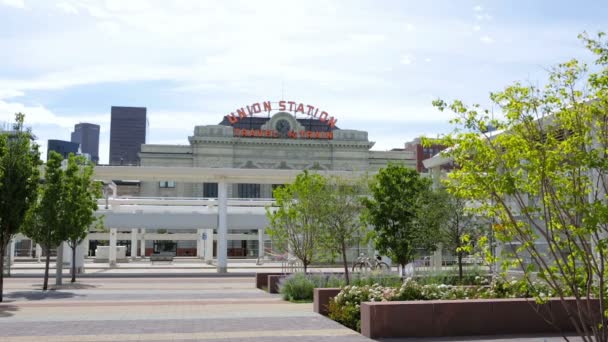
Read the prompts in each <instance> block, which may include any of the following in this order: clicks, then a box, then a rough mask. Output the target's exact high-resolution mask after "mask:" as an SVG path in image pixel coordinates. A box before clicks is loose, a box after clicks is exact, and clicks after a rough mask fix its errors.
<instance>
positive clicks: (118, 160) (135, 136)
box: [110, 106, 147, 165]
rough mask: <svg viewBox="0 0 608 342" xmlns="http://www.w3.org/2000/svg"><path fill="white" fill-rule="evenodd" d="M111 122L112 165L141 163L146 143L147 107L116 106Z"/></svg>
mask: <svg viewBox="0 0 608 342" xmlns="http://www.w3.org/2000/svg"><path fill="white" fill-rule="evenodd" d="M111 120H112V121H111V124H110V165H139V156H138V153H139V152H140V151H141V145H142V144H145V143H146V125H147V121H146V108H145V107H114V106H112V119H111Z"/></svg>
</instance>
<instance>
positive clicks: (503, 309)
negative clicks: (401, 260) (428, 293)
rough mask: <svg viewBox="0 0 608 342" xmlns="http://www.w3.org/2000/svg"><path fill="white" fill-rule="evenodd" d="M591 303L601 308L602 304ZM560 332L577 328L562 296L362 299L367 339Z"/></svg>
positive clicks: (364, 329) (362, 316)
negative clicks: (538, 298)
mask: <svg viewBox="0 0 608 342" xmlns="http://www.w3.org/2000/svg"><path fill="white" fill-rule="evenodd" d="M591 304H592V305H593V307H594V308H596V309H595V311H596V312H598V313H599V306H598V304H599V303H598V302H597V301H594V302H593V303H591ZM567 305H569V306H570V307H572V308H574V307H576V301H575V300H574V299H568V303H567ZM537 311H538V312H539V313H540V315H539V314H538V313H537ZM545 319H551V320H552V322H553V324H554V325H551V324H549V323H548V322H547V321H545ZM560 331H562V332H573V331H574V328H573V326H572V324H571V322H570V321H569V319H568V318H567V315H566V311H565V309H564V307H563V305H562V303H561V302H560V300H559V299H552V300H549V302H548V303H547V304H541V305H538V304H536V303H534V300H533V299H530V300H526V299H522V298H514V299H475V300H442V301H410V302H364V303H361V334H363V335H364V336H367V337H369V338H389V337H441V336H475V335H497V334H530V333H556V332H560Z"/></svg>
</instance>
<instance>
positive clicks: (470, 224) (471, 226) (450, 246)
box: [438, 189, 484, 281]
mask: <svg viewBox="0 0 608 342" xmlns="http://www.w3.org/2000/svg"><path fill="white" fill-rule="evenodd" d="M438 192H439V196H440V200H439V203H441V206H442V207H443V211H444V213H445V216H444V224H443V225H442V226H441V229H440V235H441V241H442V242H443V247H444V249H447V250H449V251H450V252H451V253H452V255H454V256H456V263H457V265H458V279H459V280H460V281H462V277H463V260H462V259H463V257H464V256H465V255H467V254H472V253H473V251H474V250H473V244H474V242H475V241H477V240H478V239H479V238H480V237H481V236H482V235H483V233H484V230H483V228H482V225H481V224H480V218H479V217H478V216H476V215H475V214H474V213H473V212H471V211H470V210H468V209H467V206H466V200H464V199H462V198H459V197H456V196H453V195H451V194H449V193H448V192H446V191H445V190H443V189H442V190H439V191H438Z"/></svg>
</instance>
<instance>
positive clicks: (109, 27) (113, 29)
mask: <svg viewBox="0 0 608 342" xmlns="http://www.w3.org/2000/svg"><path fill="white" fill-rule="evenodd" d="M97 28H98V29H99V31H101V32H102V33H107V34H118V33H120V25H119V24H117V23H115V22H111V21H102V22H99V23H97Z"/></svg>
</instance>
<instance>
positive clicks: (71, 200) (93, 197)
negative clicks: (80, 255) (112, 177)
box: [61, 154, 101, 283]
mask: <svg viewBox="0 0 608 342" xmlns="http://www.w3.org/2000/svg"><path fill="white" fill-rule="evenodd" d="M92 177H93V165H92V164H91V163H90V162H89V161H88V160H87V159H86V158H85V157H83V156H74V155H73V154H70V155H69V157H68V165H67V169H66V171H65V177H64V187H63V190H64V192H63V194H62V202H61V203H63V206H64V207H63V208H62V211H63V212H65V213H66V215H65V217H64V220H65V222H64V224H65V228H66V234H67V242H68V245H69V246H70V248H71V249H72V272H71V273H72V283H73V282H75V281H76V248H77V247H78V245H79V244H80V243H82V241H83V240H84V239H85V238H86V236H87V234H88V232H89V228H90V227H91V226H92V225H93V224H94V223H95V222H96V221H97V220H98V219H97V217H96V216H95V211H96V210H97V199H98V198H100V197H101V184H100V183H98V182H94V181H93V178H92Z"/></svg>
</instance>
